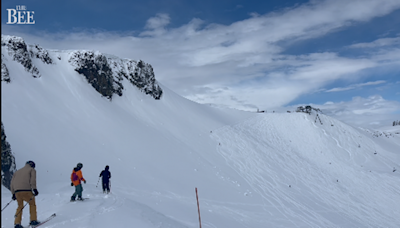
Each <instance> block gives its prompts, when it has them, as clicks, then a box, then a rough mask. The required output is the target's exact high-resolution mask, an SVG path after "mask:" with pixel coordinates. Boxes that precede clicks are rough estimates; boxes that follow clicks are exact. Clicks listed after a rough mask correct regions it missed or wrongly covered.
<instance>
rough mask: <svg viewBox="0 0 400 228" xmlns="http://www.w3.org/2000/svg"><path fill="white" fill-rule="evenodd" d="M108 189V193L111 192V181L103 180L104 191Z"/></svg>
mask: <svg viewBox="0 0 400 228" xmlns="http://www.w3.org/2000/svg"><path fill="white" fill-rule="evenodd" d="M106 191H107V193H109V192H110V181H104V180H103V192H104V193H105V192H106Z"/></svg>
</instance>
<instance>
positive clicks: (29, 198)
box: [14, 191, 37, 224]
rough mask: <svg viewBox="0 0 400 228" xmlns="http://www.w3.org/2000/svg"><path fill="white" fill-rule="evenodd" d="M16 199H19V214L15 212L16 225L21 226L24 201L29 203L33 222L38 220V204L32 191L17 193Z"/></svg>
mask: <svg viewBox="0 0 400 228" xmlns="http://www.w3.org/2000/svg"><path fill="white" fill-rule="evenodd" d="M15 197H17V202H18V208H17V212H15V214H16V215H17V216H16V217H15V221H14V224H21V220H22V209H23V207H24V201H26V202H29V212H30V215H31V216H30V219H31V221H34V220H37V213H36V202H35V196H34V195H33V193H32V192H31V191H22V192H16V193H15Z"/></svg>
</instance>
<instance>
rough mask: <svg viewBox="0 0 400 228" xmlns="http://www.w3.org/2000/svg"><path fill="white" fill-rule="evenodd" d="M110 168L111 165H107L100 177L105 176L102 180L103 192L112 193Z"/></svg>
mask: <svg viewBox="0 0 400 228" xmlns="http://www.w3.org/2000/svg"><path fill="white" fill-rule="evenodd" d="M109 169H110V167H109V166H108V165H107V166H106V169H105V170H103V171H101V173H100V176H99V177H101V176H102V177H103V179H102V182H103V193H106V191H107V194H108V193H110V178H111V172H110V171H108V170H109Z"/></svg>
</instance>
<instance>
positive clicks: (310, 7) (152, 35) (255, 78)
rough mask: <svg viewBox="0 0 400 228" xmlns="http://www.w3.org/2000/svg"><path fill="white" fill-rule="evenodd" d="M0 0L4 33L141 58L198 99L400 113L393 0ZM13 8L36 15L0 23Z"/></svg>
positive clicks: (398, 20)
mask: <svg viewBox="0 0 400 228" xmlns="http://www.w3.org/2000/svg"><path fill="white" fill-rule="evenodd" d="M1 4H2V33H3V34H7V35H18V36H22V37H23V38H24V39H25V40H26V42H28V43H38V44H40V45H42V46H43V47H45V48H51V49H92V50H99V51H101V52H104V53H109V54H113V55H116V56H119V57H123V58H131V59H142V60H144V61H145V62H148V63H150V64H152V65H153V67H154V71H155V73H156V78H157V79H158V80H159V81H160V82H161V83H162V84H164V85H166V86H168V87H169V88H171V89H172V90H174V91H175V92H177V93H178V94H180V95H182V96H184V97H187V98H189V99H191V100H194V101H197V102H200V103H215V104H221V105H225V106H228V107H233V108H238V109H246V110H255V109H257V108H258V109H271V108H274V107H285V106H296V105H300V104H315V105H320V106H322V107H324V105H325V104H329V105H330V107H331V105H332V103H333V104H336V105H338V106H340V105H342V104H352V103H353V102H355V101H359V102H361V103H363V104H370V102H369V101H371V100H377V101H379V102H380V103H382V104H383V103H384V104H385V107H386V106H387V107H391V108H388V109H387V108H382V109H380V110H381V114H383V113H385V114H388V113H392V114H393V113H395V114H398V113H399V110H400V92H399V91H400V67H399V66H400V1H398V0H353V1H348V0H335V1H331V0H328V1H319V0H313V1H278V0H274V1H239V0H237V1H209V0H204V1H183V0H165V1H156V0H150V1H118V0H117V1H113V3H110V2H109V1H68V2H67V1H66V2H61V3H60V2H57V3H54V1H18V2H15V1H9V0H5V1H2V3H1ZM16 5H25V6H26V7H27V10H28V11H34V12H35V14H34V19H35V24H34V25H17V24H14V25H7V24H6V22H7V11H6V9H10V8H15V6H16ZM359 98H360V99H359ZM372 103H374V102H372ZM342 106H343V105H342ZM335 107H336V106H335ZM346 107H347V108H348V109H349V112H353V113H359V111H357V110H350V109H351V107H358V106H357V105H346ZM328 108H329V107H328ZM364 108H366V107H364V106H363V109H364ZM370 110H371V113H379V111H377V110H376V106H373V107H371V109H370Z"/></svg>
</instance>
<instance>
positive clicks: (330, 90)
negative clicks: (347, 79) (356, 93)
mask: <svg viewBox="0 0 400 228" xmlns="http://www.w3.org/2000/svg"><path fill="white" fill-rule="evenodd" d="M383 83H386V81H384V80H379V81H374V82H366V83H359V84H354V85H350V86H347V87H338V88H333V89H329V90H326V91H325V92H327V93H329V92H341V91H346V90H352V89H356V88H360V87H363V86H370V85H379V84H383Z"/></svg>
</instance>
